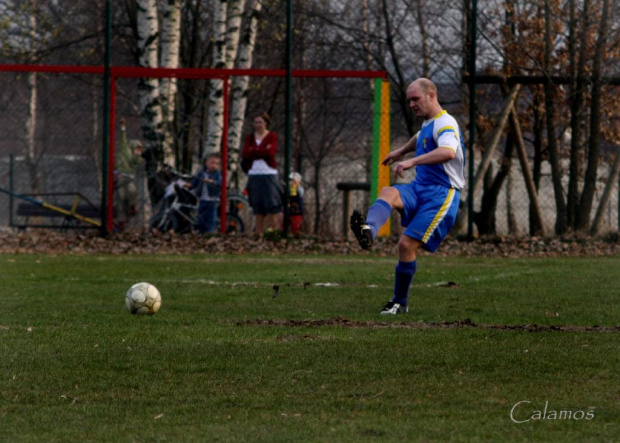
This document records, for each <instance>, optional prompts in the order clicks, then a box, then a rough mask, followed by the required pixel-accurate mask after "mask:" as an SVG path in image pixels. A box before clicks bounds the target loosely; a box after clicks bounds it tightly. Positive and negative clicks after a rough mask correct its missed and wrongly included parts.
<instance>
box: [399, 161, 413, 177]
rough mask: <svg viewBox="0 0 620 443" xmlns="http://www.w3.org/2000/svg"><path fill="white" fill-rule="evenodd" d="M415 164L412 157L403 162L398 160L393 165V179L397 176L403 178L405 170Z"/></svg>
mask: <svg viewBox="0 0 620 443" xmlns="http://www.w3.org/2000/svg"><path fill="white" fill-rule="evenodd" d="M414 166H415V163H414V159H409V160H405V161H404V162H399V163H397V164H396V166H394V180H396V179H397V178H398V177H400V178H404V177H405V171H406V170H407V169H411V168H413V167H414Z"/></svg>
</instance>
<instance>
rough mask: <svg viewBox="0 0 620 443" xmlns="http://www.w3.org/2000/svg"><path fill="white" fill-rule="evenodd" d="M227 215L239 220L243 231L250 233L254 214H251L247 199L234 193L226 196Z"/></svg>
mask: <svg viewBox="0 0 620 443" xmlns="http://www.w3.org/2000/svg"><path fill="white" fill-rule="evenodd" d="M227 213H229V214H232V215H234V216H236V217H238V219H239V220H241V222H242V224H243V227H244V231H245V230H246V229H247V230H248V231H249V232H251V231H252V230H253V229H252V228H253V223H254V214H252V208H251V207H250V201H249V200H248V198H247V197H246V196H245V195H243V194H239V193H236V192H231V193H230V194H229V195H228V211H227Z"/></svg>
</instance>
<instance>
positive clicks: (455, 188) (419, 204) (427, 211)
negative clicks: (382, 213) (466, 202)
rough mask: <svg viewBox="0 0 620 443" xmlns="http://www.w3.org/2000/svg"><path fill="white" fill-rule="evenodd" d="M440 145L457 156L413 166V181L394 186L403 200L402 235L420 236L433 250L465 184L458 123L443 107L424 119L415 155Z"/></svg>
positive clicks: (450, 222)
mask: <svg viewBox="0 0 620 443" xmlns="http://www.w3.org/2000/svg"><path fill="white" fill-rule="evenodd" d="M438 147H441V148H448V149H452V150H454V152H455V153H456V156H455V157H454V158H453V159H452V160H450V161H448V162H446V163H443V164H438V165H419V166H416V177H415V179H414V180H413V182H411V183H409V184H403V185H395V186H394V187H395V188H396V189H397V190H398V192H399V193H400V197H401V200H402V202H403V209H402V211H401V224H402V225H403V226H404V227H405V228H406V229H405V235H407V236H409V237H411V238H415V239H417V240H420V241H421V242H422V244H423V246H424V249H426V250H427V251H430V252H434V251H435V250H436V249H437V247H438V246H439V244H440V243H441V242H442V241H443V239H444V238H445V237H446V235H448V232H449V231H450V229H451V228H452V226H453V225H454V222H455V221H456V215H457V212H458V209H459V201H460V195H461V192H460V190H461V189H463V187H464V186H465V177H464V167H465V148H464V145H463V137H462V135H461V132H460V130H459V126H458V124H457V122H456V120H455V119H454V117H452V116H451V115H449V114H448V113H447V112H446V111H442V112H440V113H439V114H438V115H437V116H435V117H434V118H432V119H430V120H427V121H425V122H424V123H423V124H422V128H421V129H420V131H419V132H418V134H417V143H416V156H420V155H423V154H426V153H428V152H431V151H433V150H434V149H437V148H438Z"/></svg>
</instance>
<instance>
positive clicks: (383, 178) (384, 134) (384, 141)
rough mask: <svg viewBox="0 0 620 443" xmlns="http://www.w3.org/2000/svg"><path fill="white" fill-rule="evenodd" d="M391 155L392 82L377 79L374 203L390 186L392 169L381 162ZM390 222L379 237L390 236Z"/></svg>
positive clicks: (373, 180) (374, 125)
mask: <svg viewBox="0 0 620 443" xmlns="http://www.w3.org/2000/svg"><path fill="white" fill-rule="evenodd" d="M389 153H390V82H388V81H386V80H383V79H380V78H378V79H375V106H374V118H373V149H372V169H371V182H370V199H371V203H372V202H374V201H375V200H376V199H377V197H378V196H379V192H380V191H381V189H382V188H384V187H386V186H390V168H388V167H386V166H382V165H381V161H382V160H383V159H384V158H385V157H386V156H387V155H388V154H389ZM390 232H391V231H390V221H389V220H388V221H387V222H386V223H385V224H384V225H383V226H382V227H381V229H379V233H378V235H379V236H381V237H387V236H389V235H390Z"/></svg>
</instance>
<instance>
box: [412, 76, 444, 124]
mask: <svg viewBox="0 0 620 443" xmlns="http://www.w3.org/2000/svg"><path fill="white" fill-rule="evenodd" d="M407 99H408V100H409V106H410V107H411V109H412V110H413V112H415V114H416V115H417V116H418V117H422V118H424V119H425V120H428V119H430V118H433V117H434V116H435V115H437V114H438V113H439V112H441V106H440V105H439V102H438V100H437V86H435V83H433V82H432V81H430V80H429V79H427V78H418V79H417V80H414V81H413V82H411V84H410V85H409V87H408V88H407Z"/></svg>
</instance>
